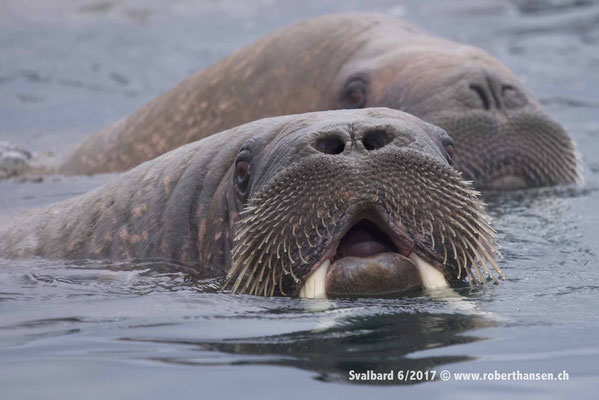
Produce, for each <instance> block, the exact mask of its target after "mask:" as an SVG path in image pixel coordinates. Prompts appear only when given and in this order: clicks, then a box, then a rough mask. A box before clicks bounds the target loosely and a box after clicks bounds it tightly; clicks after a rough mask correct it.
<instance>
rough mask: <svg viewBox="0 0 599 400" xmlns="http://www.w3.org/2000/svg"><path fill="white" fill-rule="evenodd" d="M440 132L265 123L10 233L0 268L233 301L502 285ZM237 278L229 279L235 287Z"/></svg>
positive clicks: (176, 155)
mask: <svg viewBox="0 0 599 400" xmlns="http://www.w3.org/2000/svg"><path fill="white" fill-rule="evenodd" d="M452 154H453V141H452V139H451V138H450V137H449V136H448V135H447V133H446V132H445V131H443V130H442V129H440V128H438V127H436V126H434V125H431V124H428V123H426V122H423V121H421V120H419V119H418V118H416V117H414V116H412V115H409V114H406V113H403V112H401V111H397V110H390V109H385V108H369V109H364V110H338V111H327V112H315V113H308V114H302V115H291V116H281V117H273V118H268V119H262V120H258V121H255V122H252V123H248V124H246V125H242V126H240V127H236V128H233V129H231V130H228V131H224V132H221V133H218V134H216V135H213V136H210V137H208V138H205V139H203V140H200V141H197V142H194V143H191V144H188V145H184V146H182V147H180V148H178V149H175V150H173V151H171V152H168V153H166V154H164V155H162V156H160V157H158V158H156V159H154V160H152V161H148V162H145V163H143V164H141V165H139V166H137V167H135V168H133V169H132V170H130V171H128V172H126V173H124V174H122V175H120V176H119V177H118V178H116V180H114V181H113V182H111V183H108V184H106V185H105V186H102V187H100V188H97V189H96V190H93V191H91V192H89V193H87V194H84V195H81V196H79V197H75V198H72V199H69V200H66V201H63V202H60V203H57V204H54V205H51V206H49V207H47V208H42V209H38V210H33V211H29V212H28V213H27V214H24V215H20V216H18V217H16V218H15V220H14V221H13V222H12V223H8V224H4V225H3V228H0V256H3V257H28V256H41V257H48V258H66V259H103V260H115V261H124V260H138V261H145V260H162V261H165V262H173V263H178V264H182V265H185V266H189V267H190V268H193V269H194V270H195V271H197V272H198V274H199V275H200V276H202V277H205V278H219V277H222V278H223V280H224V281H225V282H224V286H223V289H225V290H228V291H231V292H234V293H247V294H253V295H265V296H271V295H290V296H300V297H306V298H324V297H339V296H342V297H344V296H382V295H385V296H386V295H396V294H401V293H404V292H406V291H411V290H419V289H422V288H427V289H434V288H440V287H444V286H446V285H447V283H448V282H450V281H451V280H456V279H465V278H464V277H470V279H471V280H472V281H473V282H481V281H485V280H486V279H487V278H486V277H485V275H484V274H483V272H482V271H486V274H488V275H489V276H491V277H492V278H494V279H496V277H495V274H493V273H492V272H491V269H495V271H496V274H498V275H499V276H501V271H500V270H499V268H498V267H497V265H496V262H495V261H494V259H495V255H496V254H497V250H496V246H495V239H494V238H495V232H494V230H493V229H492V228H491V226H490V223H489V218H488V216H487V215H486V214H485V211H484V207H483V204H482V203H481V201H480V200H478V198H477V193H476V192H474V191H473V190H472V189H471V187H470V185H469V184H468V183H467V182H465V181H464V180H463V179H462V177H461V176H460V174H459V173H458V172H457V171H456V170H455V169H454V168H453V167H452V164H453V160H452ZM225 277H226V280H225Z"/></svg>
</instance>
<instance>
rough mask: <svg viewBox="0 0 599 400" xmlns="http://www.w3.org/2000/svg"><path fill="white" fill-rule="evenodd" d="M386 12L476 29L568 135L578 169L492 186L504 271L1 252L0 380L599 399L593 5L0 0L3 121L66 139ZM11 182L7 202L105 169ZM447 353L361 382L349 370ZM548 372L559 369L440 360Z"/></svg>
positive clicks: (136, 393)
mask: <svg viewBox="0 0 599 400" xmlns="http://www.w3.org/2000/svg"><path fill="white" fill-rule="evenodd" d="M349 10H371V11H383V12H386V13H389V14H393V15H397V16H402V17H404V18H405V19H407V20H409V21H412V22H413V23H415V24H418V25H421V26H423V27H424V28H426V29H428V30H429V31H431V32H433V33H436V34H439V35H443V36H446V37H450V38H453V39H456V40H459V41H463V42H467V43H471V44H474V45H476V46H479V47H482V48H484V49H486V50H488V51H489V52H490V53H492V54H493V55H494V56H496V57H497V58H499V59H500V60H501V61H502V62H504V63H505V64H507V65H508V66H509V67H510V68H511V69H512V70H514V71H515V73H516V74H517V75H518V76H520V77H521V78H522V79H523V80H524V81H525V83H526V84H527V85H528V86H529V87H530V88H531V89H532V91H533V92H534V93H536V94H537V95H538V96H539V98H540V99H541V101H542V102H543V103H544V104H545V106H546V107H547V109H548V110H549V111H550V112H551V113H553V114H554V115H555V116H556V117H557V119H558V120H560V121H561V122H562V123H563V124H564V125H565V126H566V128H567V129H568V131H569V132H570V133H571V135H572V136H573V137H574V138H575V140H576V142H577V143H578V148H579V151H580V153H581V156H582V159H583V165H584V175H585V178H586V184H585V185H584V186H583V187H560V188H552V189H536V190H527V191H517V192H513V193H508V194H492V193H491V194H486V195H485V200H486V201H487V202H488V203H489V211H490V213H491V214H492V216H493V217H494V223H495V227H496V228H497V229H498V231H499V242H500V245H501V249H502V251H503V253H504V255H505V259H504V260H502V262H501V266H502V268H503V269H504V271H505V272H506V273H507V275H508V279H507V280H506V281H504V282H502V283H501V284H500V285H498V286H493V285H489V286H488V287H485V288H476V289H471V288H469V287H462V288H456V289H455V293H454V295H453V296H454V297H449V298H448V297H447V294H444V293H440V294H439V293H437V294H431V295H421V296H416V297H411V298H405V299H387V300H377V299H370V300H356V301H302V300H293V299H262V298H255V297H250V296H230V295H224V294H219V293H215V292H214V286H215V284H214V283H213V282H194V281H188V280H186V279H185V275H184V274H183V273H178V272H168V268H166V267H165V268H158V269H156V268H153V266H150V265H136V266H127V265H98V264H96V265H76V264H64V263H60V262H48V261H44V260H32V261H27V262H14V261H6V260H4V261H2V260H0V399H14V398H23V399H31V398H74V397H76V396H77V397H83V398H85V399H93V398H103V399H104V398H106V399H115V398H144V399H148V398H165V397H169V398H234V397H235V398H307V397H311V398H322V397H325V396H331V395H332V396H333V397H334V398H338V397H341V396H343V398H346V399H352V398H364V397H366V398H377V399H378V398H393V399H397V398H402V397H405V398H415V397H418V398H431V397H433V398H434V397H443V396H445V395H448V394H450V395H451V396H452V397H459V398H477V399H479V398H485V399H486V398H501V399H504V398H506V397H507V398H512V397H527V398H542V399H545V398H566V397H567V398H596V393H597V389H598V388H599V334H598V333H597V332H599V318H598V314H599V313H598V310H599V268H598V267H599V265H598V264H599V263H598V261H597V254H598V252H599V246H598V239H599V228H598V226H599V192H598V188H599V185H598V177H599V116H598V113H599V73H598V71H599V4H597V3H596V2H594V1H585V0H570V1H567V0H552V1H540V0H539V1H534V0H531V1H517V2H513V3H510V2H507V1H495V2H491V1H482V0H480V1H477V0H461V1H451V2H450V1H426V2H423V1H416V0H412V1H402V2H401V5H400V4H399V2H394V1H390V0H387V1H382V0H379V1H368V2H367V1H355V0H354V1H342V0H331V1H317V0H310V1H301V2H300V1H293V2H292V1H276V2H275V1H266V0H264V1H254V2H248V1H241V0H239V1H191V0H179V1H172V2H169V1H166V0H164V1H159V0H152V1H148V0H127V1H95V2H94V1H74V0H73V1H68V0H59V1H54V2H46V1H41V0H37V1H33V0H27V1H25V0H3V1H2V2H1V3H0V140H7V141H11V142H13V143H18V144H21V145H25V146H26V147H27V148H30V149H33V150H36V151H48V150H50V151H53V152H54V153H56V154H60V153H62V152H63V151H64V150H65V148H67V147H68V146H69V145H71V144H72V143H74V142H75V141H77V140H78V138H80V137H82V136H83V135H85V134H87V133H89V132H93V131H95V130H97V129H99V128H102V127H103V126H105V125H106V124H108V123H109V122H112V121H114V120H116V119H117V118H118V117H120V116H122V115H125V114H128V113H129V112H131V111H133V110H134V109H136V108H137V107H139V106H140V105H142V104H143V103H145V102H146V101H148V100H149V99H151V98H153V97H154V96H156V95H158V94H159V93H161V92H162V91H164V90H166V89H167V88H169V87H171V86H172V85H174V84H175V83H176V82H177V81H179V80H180V79H182V78H184V77H185V76H186V75H187V74H188V73H190V72H191V71H193V70H195V69H196V68H198V67H201V66H205V65H208V64H210V63H211V62H213V61H215V60H217V59H219V58H221V57H223V56H224V55H226V54H228V53H229V52H231V51H232V50H234V49H237V48H239V47H240V46H242V45H244V44H246V43H249V42H251V41H253V40H255V39H256V38H258V37H260V36H262V35H264V34H266V33H268V32H270V31H272V30H273V29H275V28H277V27H279V26H283V25H286V24H288V23H290V22H292V21H295V20H298V19H303V18H307V17H310V16H316V15H319V14H325V13H329V12H338V11H349ZM111 178H112V176H110V175H103V176H98V177H93V178H61V177H47V178H45V179H44V180H43V182H41V183H40V182H38V183H36V182H25V183H22V182H16V181H9V182H2V183H0V214H9V213H12V212H14V211H15V210H16V209H20V208H26V207H34V206H40V205H44V204H48V203H51V202H54V201H57V200H61V199H64V198H67V197H71V196H73V195H75V194H79V193H83V192H85V191H87V190H89V189H91V188H94V187H97V186H98V185H100V184H101V183H103V182H105V181H107V180H109V179H111ZM366 369H373V370H376V371H378V372H386V371H388V370H395V371H396V372H397V371H400V370H403V371H407V370H419V371H427V370H428V371H433V370H434V371H436V372H437V376H436V379H435V380H434V381H433V382H423V381H412V382H401V381H398V380H395V381H393V382H391V383H387V384H379V385H363V384H356V383H352V382H350V381H349V380H348V378H349V375H348V371H350V370H357V371H362V370H366ZM442 370H448V371H450V372H451V373H456V372H480V373H484V372H493V371H495V370H498V371H501V372H512V371H515V370H519V371H520V372H553V373H555V374H557V373H559V372H562V371H563V370H566V371H567V373H568V374H569V380H568V381H551V382H547V381H541V382H539V381H536V382H532V381H528V382H527V381H519V382H515V381H485V382H481V381H475V382H472V381H471V382H462V381H456V380H455V379H453V378H452V379H450V380H449V381H447V382H444V381H442V380H440V379H439V373H440V372H441V371H442Z"/></svg>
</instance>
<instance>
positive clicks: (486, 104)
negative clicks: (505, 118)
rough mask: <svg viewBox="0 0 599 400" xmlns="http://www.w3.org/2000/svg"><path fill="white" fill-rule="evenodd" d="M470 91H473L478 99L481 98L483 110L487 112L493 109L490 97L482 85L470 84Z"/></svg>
mask: <svg viewBox="0 0 599 400" xmlns="http://www.w3.org/2000/svg"><path fill="white" fill-rule="evenodd" d="M470 89H472V90H473V91H474V92H475V93H476V94H477V95H478V97H480V100H481V101H482V103H483V104H482V105H483V108H484V109H485V110H489V109H491V103H490V100H489V96H488V95H487V93H486V91H485V89H483V88H482V87H481V86H480V85H476V84H474V83H471V84H470Z"/></svg>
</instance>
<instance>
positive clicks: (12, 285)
mask: <svg viewBox="0 0 599 400" xmlns="http://www.w3.org/2000/svg"><path fill="white" fill-rule="evenodd" d="M4 262H6V263H9V262H10V261H4ZM24 264H26V263H24ZM154 266H155V264H152V265H149V264H148V265H145V266H140V265H138V266H137V267H132V266H127V268H126V270H122V269H119V268H122V267H123V265H119V266H115V265H109V266H107V265H99V266H98V265H96V266H93V265H86V266H82V265H71V266H69V267H65V266H64V265H60V264H59V263H56V264H55V265H54V266H50V265H48V262H47V261H44V260H37V261H36V260H34V261H30V262H29V265H27V266H26V267H25V266H23V265H21V267H20V269H19V270H15V269H12V270H7V269H3V270H0V271H1V275H0V282H1V284H0V304H2V303H4V304H5V305H8V307H7V311H8V312H7V313H5V315H4V316H5V317H6V318H5V319H3V322H2V324H1V325H0V337H2V338H3V339H4V340H5V341H6V340H8V341H15V343H13V345H14V344H16V343H19V344H20V345H21V346H22V345H26V344H29V345H34V346H35V344H36V343H38V342H39V341H40V340H43V339H47V338H51V337H63V336H66V335H82V336H88V335H90V334H91V335H97V334H98V331H97V330H98V329H100V330H103V331H107V332H108V333H109V334H108V336H109V338H110V339H109V346H108V347H109V349H91V350H90V349H87V348H81V351H83V352H84V353H86V354H89V353H90V352H91V353H93V354H95V355H96V356H98V355H101V354H102V353H105V352H107V353H110V354H112V356H117V357H118V354H119V350H115V349H113V347H114V346H116V347H117V348H119V346H120V345H119V344H118V343H127V342H128V343H137V344H140V343H142V344H144V345H146V346H148V347H146V349H147V350H146V351H145V352H138V353H137V354H136V355H135V358H138V359H146V360H149V361H152V362H161V363H167V364H173V365H184V366H194V365H196V366H219V365H220V366H223V365H272V366H282V367H295V368H300V369H304V370H307V371H311V372H316V373H317V377H316V379H318V380H320V381H323V382H349V380H348V378H349V375H348V373H349V371H350V370H354V371H356V372H360V371H367V370H373V371H376V372H388V371H389V370H394V371H397V370H417V371H427V370H434V369H435V367H437V366H439V365H444V364H450V363H455V362H460V361H466V360H472V359H473V357H472V356H469V355H466V354H463V355H451V356H422V357H414V356H413V353H415V352H417V351H422V350H427V349H438V348H443V347H445V346H450V345H457V344H466V343H472V342H476V341H480V340H483V337H481V336H478V335H472V334H470V333H469V332H470V331H472V330H476V329H482V328H488V327H492V326H495V325H496V324H497V322H496V321H495V320H494V319H493V318H492V316H490V315H489V314H485V313H483V312H479V311H476V310H475V309H474V307H473V306H472V304H473V302H472V301H471V299H469V298H468V297H467V296H468V295H469V292H471V293H473V294H474V295H473V296H474V297H476V293H477V291H476V290H474V291H472V290H471V289H470V288H468V287H464V288H462V289H458V290H459V291H461V292H462V293H463V294H465V295H466V297H462V296H460V295H458V294H457V293H455V292H452V293H453V298H449V299H448V301H443V298H444V296H446V294H444V293H442V294H441V295H440V296H437V298H435V296H428V295H418V296H416V295H415V296H413V297H407V298H397V299H353V300H334V301H333V300H330V301H315V300H299V299H286V298H271V299H267V298H260V297H254V296H245V295H228V294H218V293H215V294H208V293H207V292H216V288H217V287H218V285H219V284H220V282H216V281H197V280H194V279H188V276H187V275H186V273H185V272H173V271H169V272H168V273H165V272H159V271H157V270H154V269H153V268H154ZM107 267H108V268H107ZM156 267H157V269H158V270H160V269H162V268H164V266H163V265H157V266H156ZM24 270H25V271H24ZM46 301H51V302H53V303H54V307H50V308H46V307H45V306H44V304H43V303H44V302H46ZM462 303H465V304H467V305H469V306H471V307H470V308H468V307H464V304H462ZM16 304H20V306H19V307H14V306H15V305H16ZM61 304H63V305H64V307H61V306H60V305H61ZM11 308H13V310H11ZM165 310H168V314H167V315H165V313H164V311H165ZM464 310H467V311H464ZM232 327H235V330H234V331H233V332H231V331H230V329H231V328H232ZM256 327H258V328H256ZM223 328H225V329H226V330H225V331H222V330H223ZM252 332H254V333H256V334H254V335H252V334H251V333H252ZM215 333H216V335H215ZM74 342H75V347H77V344H76V343H77V339H74ZM165 346H166V347H167V348H168V349H169V351H166V352H165V351H164V350H163V351H161V353H163V354H164V355H159V354H155V351H153V348H154V347H159V348H164V347H165ZM212 352H217V353H227V354H229V355H230V357H227V358H225V359H222V358H218V357H216V358H215V357H214V356H212V355H210V354H209V353H212ZM0 353H2V352H1V351H0ZM8 354H10V351H9V352H8ZM122 356H124V357H125V358H128V357H129V356H130V355H129V349H128V348H126V350H125V352H124V354H122ZM352 383H367V384H374V383H376V382H374V383H373V382H352ZM383 383H387V384H405V383H408V384H413V383H418V381H408V382H402V381H398V380H395V381H391V382H383Z"/></svg>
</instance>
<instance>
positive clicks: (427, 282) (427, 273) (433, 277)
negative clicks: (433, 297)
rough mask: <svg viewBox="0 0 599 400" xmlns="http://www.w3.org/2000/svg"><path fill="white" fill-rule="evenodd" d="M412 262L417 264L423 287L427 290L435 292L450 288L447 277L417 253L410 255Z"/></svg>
mask: <svg viewBox="0 0 599 400" xmlns="http://www.w3.org/2000/svg"><path fill="white" fill-rule="evenodd" d="M410 260H412V261H413V262H414V264H416V267H417V268H418V272H420V279H421V280H422V286H423V287H424V288H425V289H429V290H434V289H442V288H446V287H449V285H448V284H447V280H446V279H445V276H443V274H442V273H441V271H439V270H438V269H437V268H435V267H433V266H432V265H430V264H429V263H428V262H426V261H424V260H423V259H422V258H420V257H418V256H417V255H416V254H415V253H412V254H410Z"/></svg>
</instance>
